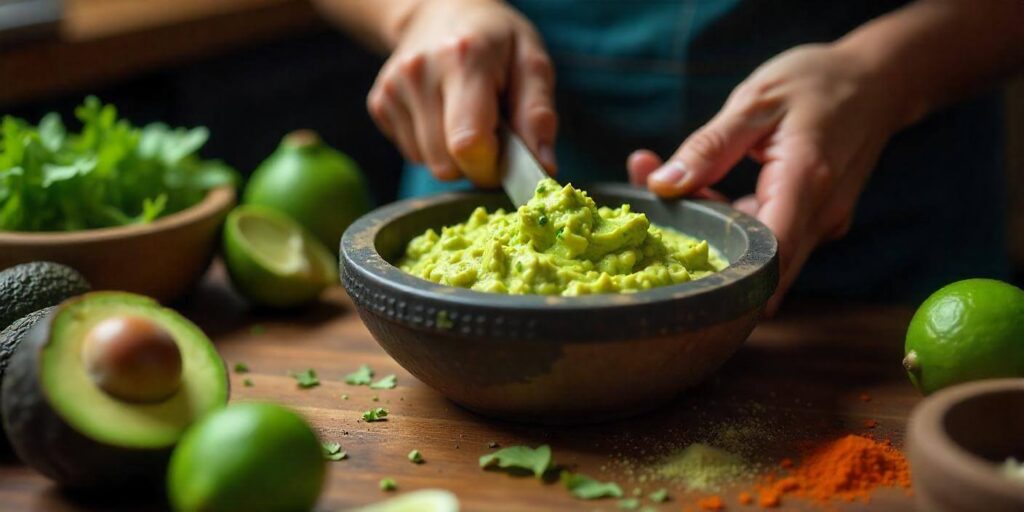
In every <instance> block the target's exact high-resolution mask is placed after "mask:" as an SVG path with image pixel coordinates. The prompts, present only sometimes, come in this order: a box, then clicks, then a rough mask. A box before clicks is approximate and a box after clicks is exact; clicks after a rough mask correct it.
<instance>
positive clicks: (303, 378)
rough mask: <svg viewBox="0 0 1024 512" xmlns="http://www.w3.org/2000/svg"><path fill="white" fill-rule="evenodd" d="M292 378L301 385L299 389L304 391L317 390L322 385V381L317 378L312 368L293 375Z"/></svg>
mask: <svg viewBox="0 0 1024 512" xmlns="http://www.w3.org/2000/svg"><path fill="white" fill-rule="evenodd" d="M292 377H293V378H294V379H295V380H296V382H298V383H299V387H300V388H302V389H309V388H315V387H317V386H319V385H320V379H318V378H317V376H316V371H315V370H313V369H312V368H310V369H308V370H306V371H302V372H298V373H293V374H292Z"/></svg>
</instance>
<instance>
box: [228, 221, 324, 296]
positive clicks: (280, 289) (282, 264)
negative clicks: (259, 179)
mask: <svg viewBox="0 0 1024 512" xmlns="http://www.w3.org/2000/svg"><path fill="white" fill-rule="evenodd" d="M224 261H225V263H227V267H228V273H229V274H231V281H232V282H233V283H234V284H235V287H236V288H237V289H238V291H240V292H242V294H243V295H245V296H246V297H248V298H249V299H251V300H252V301H253V302H256V303H258V304H262V305H264V306H271V307H277V308H289V307H294V306H298V305H301V304H304V303H307V302H310V301H312V300H314V299H316V298H317V296H319V295H320V292H322V291H323V289H324V288H326V287H327V286H329V285H331V284H334V283H335V282H337V280H338V271H337V270H336V269H335V268H334V265H335V260H334V257H333V256H331V254H330V253H329V252H327V249H325V248H324V246H323V244H321V243H320V242H319V241H317V239H316V238H314V237H313V236H312V235H310V234H309V232H307V231H306V230H305V229H304V228H303V227H302V226H300V225H299V224H297V223H296V222H295V221H293V220H291V219H290V218H288V217H287V216H285V215H284V214H281V213H278V212H276V211H274V210H270V209H267V208H262V207H258V206H239V207H238V208H235V209H234V210H233V211H232V212H231V213H230V214H228V219H227V222H226V223H225V225H224Z"/></svg>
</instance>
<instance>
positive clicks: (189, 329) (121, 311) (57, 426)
mask: <svg viewBox="0 0 1024 512" xmlns="http://www.w3.org/2000/svg"><path fill="white" fill-rule="evenodd" d="M0 396H2V406H3V426H4V429H5V430H6V431H7V436H8V440H9V441H10V444H11V446H12V447H13V448H14V451H15V453H17V455H18V457H19V458H21V460H23V461H24V462H25V463H26V464H28V465H30V466H32V467H33V468H35V469H36V470H37V471H39V472H40V473H43V474H44V475H46V476H47V477H49V478H51V479H53V480H54V481H56V482H57V483H59V484H61V485H64V486H67V487H74V488H110V487H120V486H125V485H136V484H153V483H157V482H159V481H160V480H161V479H162V478H163V475H164V471H165V469H166V464H167V460H168V457H169V456H170V453H171V450H172V449H173V448H174V446H175V444H176V443H177V442H178V440H179V439H180V438H181V436H182V434H183V433H184V432H185V430H186V429H187V428H188V427H189V425H191V424H192V423H193V422H195V421H196V420H197V419H199V418H200V417H202V416H204V415H206V414H207V413H209V412H211V411H214V410H217V409H220V408H222V407H224V406H225V404H226V403H227V399H228V376H227V369H226V367H225V365H224V361H223V360H222V359H221V358H220V356H219V355H218V354H217V351H216V349H215V348H214V346H213V344H212V343H210V340H209V339H208V338H207V337H206V335H205V334H203V332H202V331H201V330H199V328H198V327H196V326H195V325H194V324H192V323H191V322H189V321H188V320H187V319H185V318H184V317H182V316H181V315H179V314H178V313H176V312H175V311H173V310H171V309H168V308H164V307H162V306H160V305H159V304H158V303H157V302H156V301H154V300H153V299H150V298H148V297H144V296H141V295H135V294H130V293H123V292H94V293H88V294H85V295H81V296H79V297H76V298H73V299H70V300H67V301H65V302H63V303H61V304H60V305H59V306H57V307H56V308H55V309H54V310H53V311H52V312H50V313H49V314H47V315H46V316H45V317H43V318H42V319H40V320H39V321H37V322H36V324H35V325H34V326H33V327H32V328H31V329H30V330H29V331H28V333H27V334H26V335H25V338H24V340H23V341H22V342H21V344H20V346H19V347H18V349H17V351H16V352H15V354H14V357H13V358H12V359H11V361H10V364H9V365H8V367H7V372H6V375H5V376H4V380H3V385H2V389H0Z"/></svg>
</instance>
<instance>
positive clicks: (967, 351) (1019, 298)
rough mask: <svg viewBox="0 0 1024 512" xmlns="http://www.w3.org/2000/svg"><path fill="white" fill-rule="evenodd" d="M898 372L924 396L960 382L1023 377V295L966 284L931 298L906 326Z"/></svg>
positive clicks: (990, 284) (984, 282) (996, 284)
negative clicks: (905, 370)
mask: <svg viewBox="0 0 1024 512" xmlns="http://www.w3.org/2000/svg"><path fill="white" fill-rule="evenodd" d="M903 366H904V367H905V368H906V369H907V372H908V373H909V374H910V380H911V381H913V383H914V385H915V386H917V388H918V389H919V390H921V392H922V393H925V394H928V393H931V392H933V391H936V390H938V389H941V388H944V387H946V386H950V385H952V384H957V383H960V382H967V381H972V380H979V379H989V378H998V377H1024V290H1021V289H1020V288H1017V287H1016V286H1013V285H1010V284H1007V283H1004V282H1001V281H995V280H992V279H968V280H965V281H958V282H956V283H953V284H950V285H948V286H945V287H943V288H942V289H940V290H939V291H937V292H935V293H933V294H932V296H931V297H928V299H927V300H925V301H924V303H923V304H921V307H920V308H918V310H917V313H915V314H914V318H913V319H912V320H911V321H910V328H909V329H907V341H906V356H905V357H904V358H903Z"/></svg>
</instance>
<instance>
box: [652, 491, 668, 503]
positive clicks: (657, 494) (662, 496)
mask: <svg viewBox="0 0 1024 512" xmlns="http://www.w3.org/2000/svg"><path fill="white" fill-rule="evenodd" d="M647 498H648V499H650V500H651V501H653V502H655V503H665V502H666V501H668V491H667V490H665V489H664V488H661V489H658V490H657V491H654V492H652V493H651V494H648V495H647Z"/></svg>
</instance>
